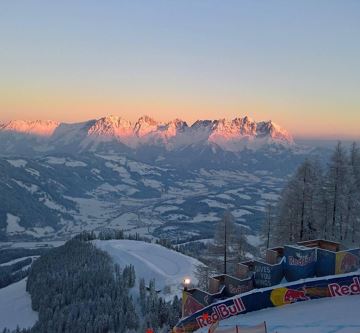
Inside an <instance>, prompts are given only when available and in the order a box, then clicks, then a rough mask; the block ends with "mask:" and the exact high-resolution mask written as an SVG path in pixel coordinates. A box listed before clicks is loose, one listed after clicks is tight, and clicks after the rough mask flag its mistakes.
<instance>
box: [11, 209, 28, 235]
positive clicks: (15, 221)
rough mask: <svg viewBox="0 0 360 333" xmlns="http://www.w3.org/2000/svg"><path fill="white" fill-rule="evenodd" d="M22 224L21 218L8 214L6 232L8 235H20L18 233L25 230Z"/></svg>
mask: <svg viewBox="0 0 360 333" xmlns="http://www.w3.org/2000/svg"><path fill="white" fill-rule="evenodd" d="M19 222H20V217H18V216H15V215H12V214H10V213H7V214H6V223H7V226H6V232H7V233H8V234H13V233H18V232H22V231H24V230H25V229H24V228H23V227H22V226H21V225H20V224H19Z"/></svg>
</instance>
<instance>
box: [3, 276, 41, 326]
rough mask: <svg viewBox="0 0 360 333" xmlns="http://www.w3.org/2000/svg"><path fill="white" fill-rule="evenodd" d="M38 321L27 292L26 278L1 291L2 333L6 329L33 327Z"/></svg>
mask: <svg viewBox="0 0 360 333" xmlns="http://www.w3.org/2000/svg"><path fill="white" fill-rule="evenodd" d="M37 319H38V314H37V312H35V311H33V310H32V309H31V298H30V295H29V294H28V293H27V292H26V278H25V279H23V280H21V281H19V282H15V283H13V284H11V285H9V286H7V287H5V288H2V289H0V332H1V331H2V330H3V329H4V328H5V327H7V328H9V329H16V326H19V327H20V328H28V327H32V326H33V325H34V324H35V322H36V321H37Z"/></svg>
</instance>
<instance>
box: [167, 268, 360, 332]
mask: <svg viewBox="0 0 360 333" xmlns="http://www.w3.org/2000/svg"><path fill="white" fill-rule="evenodd" d="M358 294H360V274H359V273H354V274H347V275H342V276H337V277H328V278H327V277H322V278H314V279H308V280H307V281H306V280H305V281H302V282H301V283H287V284H284V285H281V286H278V287H274V288H264V289H257V290H253V291H251V292H248V293H245V294H240V295H238V296H235V297H232V298H229V299H226V300H223V301H219V302H216V303H213V304H210V305H208V306H206V307H204V308H203V309H201V310H199V311H197V312H195V313H193V314H192V315H190V316H188V317H186V318H182V319H181V320H180V321H179V322H178V324H177V325H176V326H175V327H174V329H173V332H174V333H189V332H193V331H195V330H197V329H199V328H202V327H207V326H210V325H211V324H213V323H215V322H216V321H220V320H224V319H227V318H229V317H232V316H237V315H240V314H243V313H247V312H251V311H257V310H260V309H264V308H269V307H276V306H281V305H285V304H290V303H295V302H301V301H307V300H310V299H317V298H323V297H338V296H347V295H358Z"/></svg>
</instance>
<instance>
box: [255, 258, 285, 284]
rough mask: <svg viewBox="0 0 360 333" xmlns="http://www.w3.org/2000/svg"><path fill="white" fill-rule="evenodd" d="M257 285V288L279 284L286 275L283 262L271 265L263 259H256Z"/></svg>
mask: <svg viewBox="0 0 360 333" xmlns="http://www.w3.org/2000/svg"><path fill="white" fill-rule="evenodd" d="M254 272H255V286H256V288H264V287H271V286H273V285H275V284H279V283H280V282H281V280H282V278H283V277H284V269H283V264H282V262H281V263H279V264H276V265H270V264H267V263H265V262H261V261H254Z"/></svg>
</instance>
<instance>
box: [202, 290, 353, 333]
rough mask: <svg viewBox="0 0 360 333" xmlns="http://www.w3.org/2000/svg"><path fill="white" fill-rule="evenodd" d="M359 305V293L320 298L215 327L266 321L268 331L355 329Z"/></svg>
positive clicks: (345, 332)
mask: <svg viewBox="0 0 360 333" xmlns="http://www.w3.org/2000/svg"><path fill="white" fill-rule="evenodd" d="M359 309H360V295H356V296H344V297H336V298H323V299H317V300H311V301H306V302H299V303H295V304H289V305H285V306H282V307H276V308H270V309H264V310H260V311H256V312H250V313H247V314H244V315H239V316H236V317H232V318H229V319H226V320H223V321H221V322H220V324H219V327H220V329H221V328H225V327H234V326H235V325H238V326H240V327H249V326H250V327H251V326H255V325H257V324H259V323H261V322H263V321H266V324H267V328H268V332H269V333H275V332H277V333H359V332H360V310H359ZM197 332H207V329H201V330H198V331H197ZM240 332H241V330H240Z"/></svg>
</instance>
